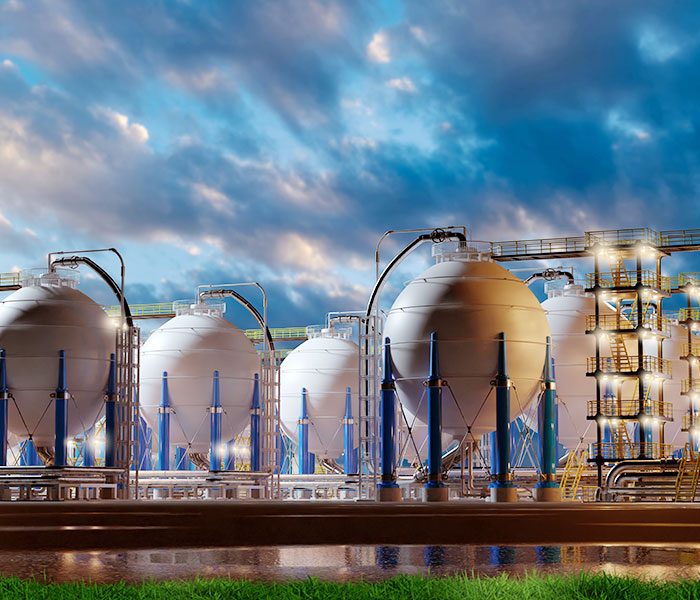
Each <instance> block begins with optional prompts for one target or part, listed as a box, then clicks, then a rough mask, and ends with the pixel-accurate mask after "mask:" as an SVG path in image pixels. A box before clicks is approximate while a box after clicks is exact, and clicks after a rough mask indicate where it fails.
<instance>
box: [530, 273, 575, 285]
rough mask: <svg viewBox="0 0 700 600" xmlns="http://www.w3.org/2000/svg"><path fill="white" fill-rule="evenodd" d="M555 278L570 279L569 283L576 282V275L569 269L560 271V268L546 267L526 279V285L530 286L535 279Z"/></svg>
mask: <svg viewBox="0 0 700 600" xmlns="http://www.w3.org/2000/svg"><path fill="white" fill-rule="evenodd" d="M555 279H568V280H569V285H573V284H574V275H573V273H570V272H569V271H560V270H559V269H545V270H544V271H541V272H540V273H533V274H532V275H530V277H528V278H527V279H526V280H525V285H527V286H530V285H532V284H533V283H534V282H535V281H539V280H544V281H554V280H555Z"/></svg>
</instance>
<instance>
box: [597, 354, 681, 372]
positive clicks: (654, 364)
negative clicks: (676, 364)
mask: <svg viewBox="0 0 700 600" xmlns="http://www.w3.org/2000/svg"><path fill="white" fill-rule="evenodd" d="M586 368H587V372H588V373H590V374H593V373H595V372H596V371H597V370H598V369H597V363H596V358H595V356H591V357H589V358H588V359H587V360H586ZM639 370H643V371H647V372H648V373H652V374H656V375H664V376H668V377H670V376H671V361H670V360H666V359H665V358H659V357H658V356H648V355H644V356H642V357H641V360H640V357H639V356H622V357H616V356H601V357H600V372H601V373H606V374H616V373H625V374H627V373H630V374H631V373H637V371H639Z"/></svg>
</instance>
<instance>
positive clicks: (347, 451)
mask: <svg viewBox="0 0 700 600" xmlns="http://www.w3.org/2000/svg"><path fill="white" fill-rule="evenodd" d="M343 470H344V471H345V474H346V475H349V474H350V473H357V466H356V463H355V420H354V419H353V418H352V389H350V388H349V387H348V388H346V389H345V415H344V416H343Z"/></svg>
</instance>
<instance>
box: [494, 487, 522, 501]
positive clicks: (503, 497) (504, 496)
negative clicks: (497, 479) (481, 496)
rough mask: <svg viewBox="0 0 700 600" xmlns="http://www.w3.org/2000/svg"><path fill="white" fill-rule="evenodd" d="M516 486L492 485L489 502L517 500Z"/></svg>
mask: <svg viewBox="0 0 700 600" xmlns="http://www.w3.org/2000/svg"><path fill="white" fill-rule="evenodd" d="M517 501H518V488H516V487H492V488H491V502H517Z"/></svg>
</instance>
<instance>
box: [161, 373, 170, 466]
mask: <svg viewBox="0 0 700 600" xmlns="http://www.w3.org/2000/svg"><path fill="white" fill-rule="evenodd" d="M158 470H159V471H169V470H170V390H169V389H168V372H167V371H163V376H162V379H161V390H160V406H159V407H158Z"/></svg>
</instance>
